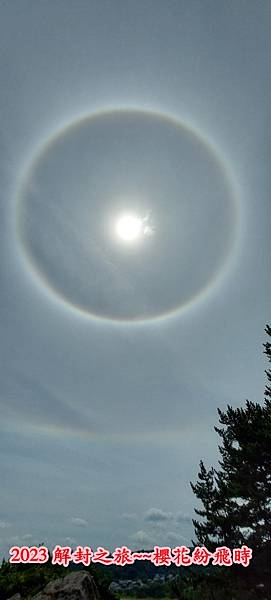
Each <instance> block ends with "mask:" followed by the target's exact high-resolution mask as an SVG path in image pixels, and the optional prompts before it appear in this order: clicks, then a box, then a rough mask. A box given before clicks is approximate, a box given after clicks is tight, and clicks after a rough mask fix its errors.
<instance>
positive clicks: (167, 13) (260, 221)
mask: <svg viewBox="0 0 271 600" xmlns="http://www.w3.org/2000/svg"><path fill="white" fill-rule="evenodd" d="M270 24H271V5H270V3H269V2H268V1H262V0H261V1H259V2H257V3H255V2H254V1H248V0H247V1H243V0H242V1H241V0H239V1H237V2H234V1H232V2H224V3H219V4H218V3H217V2H215V1H210V0H206V1H205V2H204V3H203V2H200V1H199V0H198V1H196V0H192V1H191V2H189V3H188V2H184V1H175V0H168V1H165V0H163V1H162V0H161V1H160V0H140V1H139V2H138V1H135V0H125V1H124V0H113V1H112V0H110V1H109V0H108V1H105V0H99V1H97V2H96V1H94V0H89V1H86V0H84V1H83V0H76V1H75V0H65V1H63V0H57V2H54V1H51V0H50V1H49V0H44V1H43V2H41V1H37V0H13V2H8V1H2V3H1V7H0V40H1V41H0V44H1V97H0V108H1V110H0V119H1V127H0V169H1V191H0V201H1V222H0V227H1V236H0V240H1V297H0V302H1V338H0V339H1V363H0V369H1V379H0V381H1V395H0V402H1V419H0V428H1V437H0V451H1V464H0V469H1V500H0V544H1V554H4V553H7V551H8V548H9V547H10V546H11V545H13V544H14V543H16V544H26V543H27V544H28V545H31V544H34V543H39V542H44V543H47V544H48V545H49V546H51V545H54V544H56V543H58V544H63V545H64V544H67V543H70V544H73V545H74V544H76V543H78V544H88V545H91V546H93V547H95V546H98V545H103V546H105V547H108V548H114V547H115V546H117V545H120V544H126V545H128V546H130V547H142V546H143V545H145V546H148V547H150V545H153V544H160V545H176V544H178V543H183V542H186V543H189V542H190V539H191V537H192V536H193V528H192V524H191V518H192V517H193V508H194V505H195V500H194V497H193V494H192V491H191V489H190V486H189V481H190V480H192V481H193V480H195V478H196V475H197V470H198V463H199V460H200V459H201V458H202V459H203V460H204V461H205V462H206V464H207V465H212V464H215V463H216V461H217V458H218V455H217V442H218V440H217V436H216V434H215V433H214V431H213V425H214V424H215V423H216V422H217V413H216V409H217V407H220V408H223V407H225V406H226V405H227V404H228V403H230V404H232V405H234V406H237V405H240V404H242V403H243V402H244V401H245V399H246V398H249V399H251V400H256V401H259V402H262V400H263V392H264V385H265V378H264V369H265V368H266V364H265V360H264V357H263V354H262V350H263V349H262V343H263V342H264V327H265V324H266V323H268V322H269V323H270V217H271V214H270V213H271V209H270V192H269V190H270V159H269V155H270V139H269V128H270V125H269V124H270V93H271V76H270V64H269V63H270V59H269V57H270V51H271V48H270V45H271V42H270V34H269V32H270ZM127 111H128V112H127ZM129 111H130V112H129ZM131 112H132V114H133V118H134V121H133V124H132V125H131V120H130V121H129V119H128V120H127V114H129V115H131ZM109 114H110V115H111V117H112V118H111V120H110V119H109V120H108V115H109ZM93 115H94V117H93ZM97 115H98V116H97ZM106 115H107V117H106ZM95 119H96V120H95ZM118 119H119V120H118ZM144 119H145V121H144ZM95 124H96V125H95ZM95 127H96V129H95ZM98 149H99V151H98ZM123 211H124V212H125V211H128V212H131V211H132V212H136V213H137V214H139V215H140V217H142V218H143V217H146V216H147V218H148V220H149V222H150V225H151V228H152V229H153V231H152V235H151V236H149V237H146V238H144V239H142V240H141V241H140V243H138V244H135V245H130V246H129V245H128V246H127V245H125V244H122V243H120V240H117V238H116V235H115V221H116V219H117V218H118V217H119V215H121V214H122V213H123ZM180 282H181V283H180ZM203 292H204V293H203ZM187 298H188V306H187V305H186V306H185V307H184V304H185V302H186V300H185V299H187ZM82 306H84V310H83V311H82V310H81V309H82ZM172 306H174V307H176V306H177V307H178V310H176V311H174V314H171V315H170V316H168V312H171V308H172ZM93 314H95V315H96V317H97V316H98V318H93ZM152 316H155V317H157V318H156V319H155V320H153V319H152ZM138 317H140V319H141V320H140V322H139V321H138Z"/></svg>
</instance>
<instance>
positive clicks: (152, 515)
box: [144, 508, 173, 523]
mask: <svg viewBox="0 0 271 600" xmlns="http://www.w3.org/2000/svg"><path fill="white" fill-rule="evenodd" d="M172 517H173V515H172V513H167V512H164V511H163V510H161V509H160V508H149V509H148V510H147V511H146V512H145V515H144V520H145V521H148V522H151V523H159V522H160V521H163V522H164V521H170V520H171V519H172Z"/></svg>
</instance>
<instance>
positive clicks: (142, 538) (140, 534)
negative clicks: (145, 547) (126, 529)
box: [132, 529, 151, 544]
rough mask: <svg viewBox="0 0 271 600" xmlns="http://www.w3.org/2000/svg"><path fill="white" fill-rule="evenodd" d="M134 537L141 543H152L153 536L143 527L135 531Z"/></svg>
mask: <svg viewBox="0 0 271 600" xmlns="http://www.w3.org/2000/svg"><path fill="white" fill-rule="evenodd" d="M132 539H133V540H134V541H135V542H138V543H139V544H151V538H150V536H149V534H148V533H147V531H143V529H141V530H140V531H137V532H136V533H134V535H133V536H132Z"/></svg>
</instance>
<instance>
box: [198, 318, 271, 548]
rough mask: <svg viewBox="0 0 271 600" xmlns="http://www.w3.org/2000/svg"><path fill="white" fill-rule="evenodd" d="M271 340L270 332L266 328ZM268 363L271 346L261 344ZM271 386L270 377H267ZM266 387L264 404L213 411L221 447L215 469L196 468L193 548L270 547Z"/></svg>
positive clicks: (270, 406) (270, 432) (270, 443)
mask: <svg viewBox="0 0 271 600" xmlns="http://www.w3.org/2000/svg"><path fill="white" fill-rule="evenodd" d="M265 331H266V333H267V334H268V335H269V336H271V328H270V327H269V326H267V327H266V330H265ZM264 347H265V354H266V355H267V357H268V359H269V361H271V344H270V343H269V342H267V343H266V344H264ZM266 374H267V378H268V382H271V371H266ZM270 398H271V387H270V386H267V387H266V391H265V400H264V404H263V405H260V404H258V403H253V402H250V401H248V400H247V401H246V405H245V408H235V409H234V408H232V407H231V406H228V407H227V410H226V411H225V412H223V411H222V410H220V409H218V414H219V423H220V425H221V427H215V431H216V432H217V433H218V434H219V436H220V438H221V440H222V443H221V445H220V446H219V452H220V461H219V468H218V469H214V468H212V469H210V470H209V471H208V470H207V469H206V468H205V466H204V464H203V462H202V461H201V463H200V471H199V474H198V478H199V479H198V482H197V483H196V484H193V483H191V486H192V489H193V492H194V494H195V495H196V497H197V498H198V499H199V500H200V501H201V503H202V504H203V508H202V509H195V512H196V514H197V515H199V516H200V517H201V520H200V521H197V520H193V523H194V527H195V532H196V535H197V540H198V542H199V543H200V544H201V545H202V544H204V545H206V546H207V547H208V548H210V549H212V548H213V547H214V546H218V545H219V546H220V545H226V546H229V547H240V546H241V545H242V544H247V545H248V546H250V547H251V548H253V550H254V551H260V550H262V549H263V548H264V547H267V546H268V545H270V544H271V400H270Z"/></svg>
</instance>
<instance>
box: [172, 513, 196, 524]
mask: <svg viewBox="0 0 271 600" xmlns="http://www.w3.org/2000/svg"><path fill="white" fill-rule="evenodd" d="M176 521H177V523H183V522H185V523H191V521H192V517H190V516H189V515H187V514H186V513H183V512H182V511H179V512H178V513H177V515H176Z"/></svg>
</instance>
